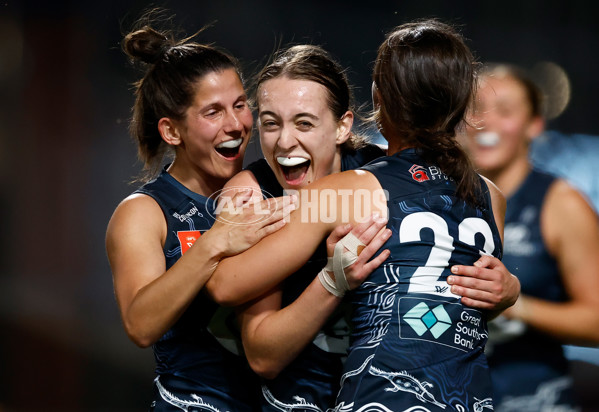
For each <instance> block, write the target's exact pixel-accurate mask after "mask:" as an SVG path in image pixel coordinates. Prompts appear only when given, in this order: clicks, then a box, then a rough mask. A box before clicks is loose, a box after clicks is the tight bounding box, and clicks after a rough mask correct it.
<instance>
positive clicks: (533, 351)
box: [487, 170, 575, 412]
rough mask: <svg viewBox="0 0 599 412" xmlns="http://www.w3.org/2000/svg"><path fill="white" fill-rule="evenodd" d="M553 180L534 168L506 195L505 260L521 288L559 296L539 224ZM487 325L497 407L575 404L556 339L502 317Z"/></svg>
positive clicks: (539, 295)
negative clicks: (512, 191)
mask: <svg viewBox="0 0 599 412" xmlns="http://www.w3.org/2000/svg"><path fill="white" fill-rule="evenodd" d="M554 181H555V177H553V176H550V175H548V174H545V173H542V172H539V171H536V170H533V171H531V172H530V174H529V175H528V176H527V177H526V179H525V180H524V182H523V183H522V185H521V186H520V187H519V188H518V190H517V191H516V192H515V193H514V194H513V195H512V196H511V197H510V198H509V199H508V201H507V210H506V214H505V249H504V256H503V263H504V264H505V266H506V267H507V268H508V269H509V270H510V272H511V273H513V274H514V275H515V276H517V277H518V279H519V280H520V286H521V290H522V294H524V295H529V296H534V297H537V298H540V299H544V300H549V301H554V302H561V301H564V300H565V299H566V292H565V289H564V285H563V284H562V280H561V275H560V272H559V268H558V265H557V262H556V261H555V259H553V257H552V256H551V255H549V252H548V251H547V249H546V247H545V243H544V241H543V237H542V235H541V225H540V215H541V210H542V207H543V202H544V200H545V195H546V194H547V190H548V189H549V187H550V186H551V184H553V182H554ZM489 328H490V330H491V339H490V340H489V344H488V345H487V357H488V360H489V367H490V368H491V378H492V381H493V386H494V391H495V403H496V405H497V408H496V410H498V411H502V412H507V411H527V412H535V411H537V412H541V411H548V410H560V411H570V410H575V408H574V404H573V399H572V398H573V395H572V388H571V379H570V378H569V377H568V363H567V361H566V358H565V357H564V353H563V350H562V345H561V343H560V342H559V341H558V340H556V339H555V338H553V337H552V336H550V335H548V334H545V333H543V332H540V331H537V330H535V329H534V328H531V327H528V326H526V325H525V324H524V323H522V322H520V321H518V320H508V319H506V318H503V317H499V318H497V319H495V320H494V321H493V322H491V323H490V324H489Z"/></svg>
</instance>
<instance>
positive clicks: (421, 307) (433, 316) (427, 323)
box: [404, 302, 451, 339]
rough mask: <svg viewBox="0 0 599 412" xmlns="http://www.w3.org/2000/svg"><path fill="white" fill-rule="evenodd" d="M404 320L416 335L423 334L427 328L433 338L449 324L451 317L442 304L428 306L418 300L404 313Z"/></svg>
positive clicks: (436, 337)
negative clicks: (432, 306)
mask: <svg viewBox="0 0 599 412" xmlns="http://www.w3.org/2000/svg"><path fill="white" fill-rule="evenodd" d="M404 320H405V321H406V323H407V324H408V325H410V326H411V327H412V329H414V332H416V333H417V334H418V336H422V335H424V332H426V331H427V330H429V331H430V332H431V333H432V334H433V336H434V337H435V339H438V338H439V336H441V335H442V334H443V333H444V332H445V331H446V330H447V329H449V327H450V326H451V318H450V317H449V314H448V313H447V311H446V310H445V309H444V308H443V305H437V306H435V307H434V308H432V309H431V308H430V307H429V306H428V305H427V304H426V303H424V302H420V303H419V304H417V305H416V306H414V307H413V308H412V309H410V310H409V311H408V313H406V314H405V315H404Z"/></svg>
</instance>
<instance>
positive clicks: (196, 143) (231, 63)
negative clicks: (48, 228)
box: [106, 26, 284, 411]
mask: <svg viewBox="0 0 599 412" xmlns="http://www.w3.org/2000/svg"><path fill="white" fill-rule="evenodd" d="M123 48H124V50H125V52H126V54H127V55H128V56H130V57H131V58H132V59H134V60H137V61H141V62H142V63H144V64H145V67H146V71H145V75H144V76H143V78H142V79H141V80H140V81H139V82H138V83H137V85H136V101H135V105H134V107H133V120H132V122H131V128H130V129H131V133H132V135H133V137H134V138H135V139H136V141H137V144H138V149H139V154H140V157H141V158H142V160H143V161H144V163H145V166H146V169H147V170H148V171H149V172H150V176H149V178H148V179H147V183H145V184H144V185H143V186H142V187H141V188H139V189H138V190H136V191H135V192H134V193H133V194H132V195H130V196H129V197H127V198H126V199H125V200H123V201H122V202H121V203H120V204H119V205H118V207H117V208H116V210H115V212H114V214H113V216H112V218H111V220H110V222H109V224H108V229H107V235H106V249H107V253H108V258H109V261H110V265H111V269H112V273H113V281H114V289H115V293H116V298H117V302H118V305H119V308H120V312H121V317H122V320H123V324H124V327H125V330H126V332H127V334H128V335H129V337H130V339H131V340H132V341H133V342H135V343H136V344H137V345H139V346H141V347H147V346H150V345H152V346H153V350H154V355H155V359H156V373H157V375H158V377H157V378H156V380H155V385H154V399H153V402H152V408H151V410H154V411H166V410H180V409H182V408H183V409H187V408H193V407H198V408H208V409H206V410H223V411H224V410H229V411H252V410H254V405H255V400H254V398H255V396H256V393H257V388H255V387H254V386H253V383H254V382H255V377H254V376H253V375H252V374H251V370H250V369H249V367H248V366H247V364H246V362H245V359H243V358H242V357H239V356H235V355H233V354H231V353H229V352H228V351H226V350H225V349H223V347H222V346H220V344H219V343H218V342H217V340H216V339H215V338H214V337H213V336H212V334H211V333H210V331H209V329H208V322H209V321H210V319H211V317H212V316H213V315H214V313H215V311H216V309H217V307H218V305H217V304H216V303H214V301H212V300H211V299H209V298H208V296H206V295H205V294H204V293H203V292H202V290H203V287H204V285H205V283H206V281H207V280H208V279H209V277H210V276H211V275H212V273H213V272H214V269H215V268H216V266H217V264H218V262H219V260H220V259H221V258H223V257H225V256H231V255H234V254H236V253H239V252H240V251H243V250H245V249H246V248H248V247H249V246H251V245H252V244H255V243H256V242H258V241H259V240H260V239H261V238H262V237H264V236H265V235H267V234H269V233H271V232H273V231H275V230H277V229H279V228H280V227H282V226H283V225H284V221H283V220H282V219H281V218H282V215H283V211H284V208H283V207H280V205H279V207H277V205H276V202H274V201H272V199H271V202H264V203H263V204H262V205H261V209H262V210H265V209H269V210H272V211H274V210H275V209H276V210H277V211H276V212H274V213H272V214H271V217H270V218H269V219H266V220H262V221H260V222H258V223H254V224H252V223H251V222H253V221H256V220H258V219H255V216H254V215H253V214H252V212H251V210H252V209H251V208H245V209H244V212H243V213H241V214H235V215H231V216H227V217H226V220H227V221H228V222H234V223H239V224H236V225H231V224H226V223H224V222H223V221H222V220H221V219H220V218H219V219H216V220H215V217H214V216H215V213H214V204H213V200H211V199H210V195H211V194H213V193H215V192H216V191H218V190H219V189H221V188H222V187H223V185H224V184H225V182H226V181H227V180H228V179H229V178H231V177H232V176H233V175H234V174H235V173H237V172H239V171H240V170H241V166H242V161H243V154H244V151H245V148H246V145H247V143H248V140H249V138H250V131H251V129H252V113H251V111H250V108H249V107H248V103H247V97H246V93H245V90H244V87H243V84H242V81H241V75H240V72H239V70H238V68H237V65H236V63H235V60H234V59H233V58H232V57H231V56H229V55H227V54H226V53H224V52H222V51H219V50H217V49H216V48H214V47H212V46H205V45H201V44H197V43H193V42H190V41H175V40H174V38H173V37H172V36H171V34H170V33H169V32H159V31H157V30H155V29H153V28H152V27H149V26H144V27H141V28H140V29H139V30H135V31H132V32H131V33H129V34H128V35H127V36H126V37H125V39H124V41H123ZM167 152H171V153H172V154H173V155H174V156H173V160H172V162H170V163H169V164H168V165H167V166H166V167H165V168H164V169H163V170H162V171H160V172H159V173H158V174H157V173H156V171H157V169H159V168H160V166H161V164H162V161H163V157H164V156H163V155H164V154H165V153H167ZM152 171H154V173H153V174H152V173H151V172H152ZM156 174H157V176H156ZM248 199H249V194H244V193H242V194H239V195H238V196H237V197H236V198H235V199H234V201H235V202H237V204H239V205H241V203H243V202H244V201H246V200H248Z"/></svg>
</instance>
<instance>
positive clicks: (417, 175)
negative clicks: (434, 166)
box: [408, 165, 430, 182]
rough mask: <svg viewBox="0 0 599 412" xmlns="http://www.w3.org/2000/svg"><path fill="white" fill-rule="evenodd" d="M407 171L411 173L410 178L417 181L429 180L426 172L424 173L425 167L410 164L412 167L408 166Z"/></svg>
mask: <svg viewBox="0 0 599 412" xmlns="http://www.w3.org/2000/svg"><path fill="white" fill-rule="evenodd" d="M408 171H409V172H410V174H411V175H412V179H414V180H415V181H417V182H424V181H427V180H430V178H429V177H428V174H427V173H426V169H425V168H424V167H422V166H419V165H412V167H410V170H408Z"/></svg>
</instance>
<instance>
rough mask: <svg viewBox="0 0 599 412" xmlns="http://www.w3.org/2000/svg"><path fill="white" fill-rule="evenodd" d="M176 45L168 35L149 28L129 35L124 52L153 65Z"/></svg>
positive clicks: (124, 44) (125, 40) (124, 42)
mask: <svg viewBox="0 0 599 412" xmlns="http://www.w3.org/2000/svg"><path fill="white" fill-rule="evenodd" d="M173 45H174V42H173V41H172V40H171V39H169V38H168V37H167V36H166V35H164V34H162V33H160V32H159V31H157V30H154V29H153V28H151V27H149V26H145V27H143V28H141V29H139V30H136V31H134V32H132V33H129V34H128V35H127V36H125V38H124V40H123V51H124V52H125V53H126V54H127V55H128V56H129V57H131V58H132V59H135V60H141V61H142V62H144V63H148V64H153V63H155V62H156V61H158V60H159V59H160V58H161V57H162V55H163V54H164V53H165V51H166V50H167V49H168V48H169V47H171V46H173Z"/></svg>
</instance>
